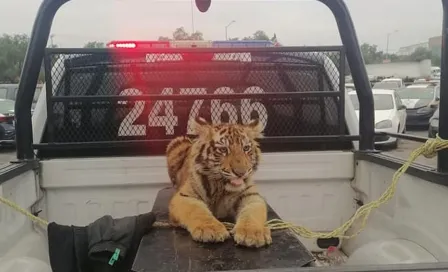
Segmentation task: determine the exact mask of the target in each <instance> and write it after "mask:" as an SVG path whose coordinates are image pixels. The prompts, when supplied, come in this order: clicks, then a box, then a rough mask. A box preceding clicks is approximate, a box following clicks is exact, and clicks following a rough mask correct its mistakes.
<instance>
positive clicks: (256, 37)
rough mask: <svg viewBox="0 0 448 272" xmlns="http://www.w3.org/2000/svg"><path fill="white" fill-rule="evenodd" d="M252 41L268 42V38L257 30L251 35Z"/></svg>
mask: <svg viewBox="0 0 448 272" xmlns="http://www.w3.org/2000/svg"><path fill="white" fill-rule="evenodd" d="M253 39H254V40H260V41H261V40H262V41H270V40H271V39H269V36H268V35H267V34H266V32H264V31H263V30H257V31H255V33H254V35H253Z"/></svg>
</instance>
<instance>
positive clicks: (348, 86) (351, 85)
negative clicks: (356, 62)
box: [345, 83, 355, 91]
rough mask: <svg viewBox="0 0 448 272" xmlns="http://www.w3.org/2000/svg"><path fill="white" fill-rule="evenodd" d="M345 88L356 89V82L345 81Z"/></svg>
mask: <svg viewBox="0 0 448 272" xmlns="http://www.w3.org/2000/svg"><path fill="white" fill-rule="evenodd" d="M345 89H346V90H348V91H351V90H355V84H354V83H345Z"/></svg>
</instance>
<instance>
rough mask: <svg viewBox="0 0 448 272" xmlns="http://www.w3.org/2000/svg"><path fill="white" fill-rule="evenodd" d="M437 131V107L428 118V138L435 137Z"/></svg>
mask: <svg viewBox="0 0 448 272" xmlns="http://www.w3.org/2000/svg"><path fill="white" fill-rule="evenodd" d="M437 133H439V108H437V110H436V111H435V112H434V114H433V115H432V117H431V118H430V119H429V128H428V138H435V137H436V135H437Z"/></svg>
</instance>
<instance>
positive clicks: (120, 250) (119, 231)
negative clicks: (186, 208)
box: [48, 213, 155, 272]
mask: <svg viewBox="0 0 448 272" xmlns="http://www.w3.org/2000/svg"><path fill="white" fill-rule="evenodd" d="M154 221H155V216H154V214H153V213H146V214H141V215H138V216H129V217H124V218H119V219H113V218H112V217H111V216H109V215H106V216H103V217H101V218H99V219H98V220H96V221H95V222H93V223H91V224H90V225H88V226H86V227H77V226H63V225H58V224H56V223H50V224H49V225H48V247H49V255H50V265H51V268H52V270H53V272H128V271H130V270H131V267H132V263H133V261H134V258H135V255H136V253H137V250H138V247H139V244H140V240H141V238H142V237H143V235H145V234H146V233H148V232H149V231H150V229H151V228H152V225H153V223H154Z"/></svg>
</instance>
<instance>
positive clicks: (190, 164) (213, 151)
mask: <svg viewBox="0 0 448 272" xmlns="http://www.w3.org/2000/svg"><path fill="white" fill-rule="evenodd" d="M192 123H193V127H194V130H195V131H196V134H197V135H198V138H197V139H194V140H191V139H189V138H187V137H177V138H175V139H173V140H172V141H171V142H170V143H169V144H168V146H167V149H166V156H167V163H168V174H169V177H170V179H171V181H172V183H173V185H174V186H175V187H176V193H175V194H174V196H173V198H172V199H171V201H170V204H169V213H170V220H171V222H172V223H173V224H175V225H178V226H181V227H184V228H185V229H187V230H188V232H189V233H190V234H191V236H192V238H193V239H194V240H196V241H200V242H222V241H224V240H225V239H227V238H229V237H230V233H229V232H228V231H227V229H226V227H225V226H224V225H223V224H222V223H221V222H220V221H219V220H218V219H217V218H219V219H223V218H227V217H229V216H230V217H232V218H234V219H235V226H234V228H233V229H232V231H231V233H232V234H233V237H234V240H235V242H236V243H237V244H239V245H243V246H248V247H262V246H264V245H268V244H270V243H272V238H271V232H270V229H269V228H267V227H265V223H266V220H267V205H266V203H265V201H264V199H263V198H262V197H261V196H260V195H259V193H258V192H257V188H256V185H255V184H254V181H253V177H252V176H253V174H254V173H255V171H256V170H257V167H258V164H259V161H260V156H261V151H260V148H259V144H258V142H257V141H256V139H257V138H261V137H262V130H263V125H262V124H261V123H260V122H259V120H258V119H256V120H252V121H251V122H250V123H249V124H247V125H240V124H220V125H212V124H209V123H208V122H207V121H205V120H204V119H203V118H196V119H195V120H192Z"/></svg>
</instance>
